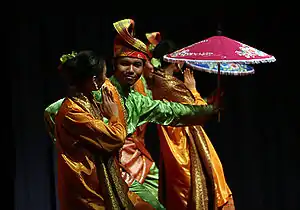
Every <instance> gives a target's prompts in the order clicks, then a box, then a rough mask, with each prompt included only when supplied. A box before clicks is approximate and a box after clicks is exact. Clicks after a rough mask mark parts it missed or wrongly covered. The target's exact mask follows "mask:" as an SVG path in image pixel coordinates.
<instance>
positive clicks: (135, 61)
mask: <svg viewBox="0 0 300 210" xmlns="http://www.w3.org/2000/svg"><path fill="white" fill-rule="evenodd" d="M144 64H145V61H144V60H142V59H139V58H132V57H119V58H116V60H115V77H116V78H117V79H118V81H119V82H120V84H121V85H125V86H132V85H134V84H135V83H136V81H137V80H138V79H139V78H140V77H141V75H142V73H143V69H144Z"/></svg>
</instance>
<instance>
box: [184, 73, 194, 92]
mask: <svg viewBox="0 0 300 210" xmlns="http://www.w3.org/2000/svg"><path fill="white" fill-rule="evenodd" d="M183 77H184V84H185V86H186V87H187V88H188V89H190V90H192V89H196V80H195V77H194V74H193V71H191V70H190V69H189V68H186V69H185V71H184V73H183Z"/></svg>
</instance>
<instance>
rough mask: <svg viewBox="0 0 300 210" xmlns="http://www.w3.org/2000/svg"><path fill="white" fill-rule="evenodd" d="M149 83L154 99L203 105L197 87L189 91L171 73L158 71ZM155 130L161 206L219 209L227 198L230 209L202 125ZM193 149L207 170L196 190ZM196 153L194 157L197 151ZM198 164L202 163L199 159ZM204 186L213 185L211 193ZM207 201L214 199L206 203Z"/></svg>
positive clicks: (218, 165)
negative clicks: (159, 157) (159, 161)
mask: <svg viewBox="0 0 300 210" xmlns="http://www.w3.org/2000/svg"><path fill="white" fill-rule="evenodd" d="M148 82H149V86H150V88H151V90H152V94H153V98H154V99H160V100H168V101H175V102H181V103H193V104H198V105H205V104H206V101H205V100H204V99H203V98H202V97H201V96H200V94H199V93H198V92H197V90H192V91H189V90H188V89H187V88H186V87H185V85H184V84H183V83H182V82H181V81H180V80H177V79H176V78H175V77H173V76H169V75H165V74H163V73H162V72H157V73H155V74H154V75H153V76H152V78H151V80H150V81H148ZM158 131H159V135H160V148H161V164H162V168H161V175H162V176H160V183H161V188H160V199H161V202H162V203H163V205H164V206H165V207H166V208H167V209H175V208H176V209H198V208H199V207H197V205H202V207H201V209H216V208H217V207H219V208H222V206H224V205H226V204H227V203H229V202H228V201H230V204H231V208H230V209H234V205H232V203H233V200H232V197H231V194H232V193H231V191H230V189H229V187H228V185H227V183H226V180H225V177H224V172H223V168H222V164H221V162H220V160H219V157H218V155H217V153H216V151H215V149H214V147H213V145H212V144H211V142H210V140H209V138H208V136H207V135H206V133H205V131H204V130H203V128H202V127H201V126H191V127H185V128H174V127H167V126H159V125H158ZM194 143H196V144H195V145H194V146H195V148H196V150H194V151H193V144H194ZM197 145H198V148H197ZM201 145H202V146H201ZM195 151H196V152H198V153H199V155H198V159H200V160H201V162H202V167H203V169H202V170H205V171H206V175H204V174H202V179H203V180H204V179H205V183H204V182H203V186H202V189H199V192H198V193H197V189H196V188H197V187H199V186H200V185H196V186H195V184H194V183H195V182H193V179H194V178H195V176H196V175H195V174H194V175H193V174H192V171H193V170H194V171H195V172H197V170H195V169H194V168H193V167H198V166H197V165H195V164H194V166H193V164H192V162H193V161H196V160H197V158H196V159H195V158H194V159H195V160H193V157H192V156H193V155H192V154H191V153H195ZM195 155H196V156H197V153H195V154H194V156H195ZM203 159H205V161H204V160H203ZM198 161H199V160H198ZM199 165H201V163H200V162H199ZM200 169H201V168H199V169H198V171H199V170H200ZM210 175H211V176H210ZM199 177H200V176H199ZM210 179H213V180H210ZM194 181H196V180H194ZM206 183H211V184H212V185H213V186H208V185H206ZM205 185H206V186H205ZM204 186H205V187H206V188H211V187H213V188H212V190H213V192H211V193H209V189H208V191H206V192H205V189H204V188H205V187H204ZM199 188H201V187H199ZM205 194H206V196H207V197H205ZM201 195H202V196H203V195H204V197H202V201H197V199H198V200H201ZM214 197H215V198H214ZM207 200H210V201H212V200H214V201H213V203H212V204H209V202H208V201H207ZM191 203H192V204H191ZM197 203H198V204H197Z"/></svg>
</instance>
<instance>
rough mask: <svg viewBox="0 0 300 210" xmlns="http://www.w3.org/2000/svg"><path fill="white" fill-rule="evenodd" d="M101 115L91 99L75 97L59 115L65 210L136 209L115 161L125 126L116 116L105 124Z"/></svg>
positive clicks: (60, 176)
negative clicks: (129, 197)
mask: <svg viewBox="0 0 300 210" xmlns="http://www.w3.org/2000/svg"><path fill="white" fill-rule="evenodd" d="M95 103H97V102H96V101H95ZM100 113H101V112H100V110H99V109H97V110H95V106H92V105H91V102H90V101H89V100H88V99H87V97H85V96H83V95H82V94H74V95H73V96H71V97H67V98H65V99H64V101H63V103H62V105H61V107H60V109H59V111H58V113H57V115H56V119H55V123H56V147H57V152H58V159H57V161H58V196H59V200H60V209H61V210H70V209H78V210H79V209H80V210H84V209H133V205H132V203H131V202H130V200H129V199H128V197H127V191H128V188H127V186H126V184H125V182H124V181H123V180H122V178H121V176H120V169H119V166H118V165H117V162H116V159H115V157H116V152H117V151H118V149H120V148H121V147H122V145H123V144H124V141H125V137H126V130H125V127H124V126H123V124H122V123H121V122H120V120H118V119H117V118H116V117H112V118H111V119H109V124H108V125H107V124H105V123H104V122H103V121H102V116H101V114H100Z"/></svg>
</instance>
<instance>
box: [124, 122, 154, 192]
mask: <svg viewBox="0 0 300 210" xmlns="http://www.w3.org/2000/svg"><path fill="white" fill-rule="evenodd" d="M145 128H146V125H142V126H140V127H139V128H138V129H137V131H136V132H135V133H134V134H133V135H132V136H131V137H129V138H127V139H126V140H125V144H124V146H123V147H122V149H121V150H120V151H119V161H120V163H121V165H122V167H123V170H122V172H121V174H122V178H123V180H124V181H125V182H126V183H127V184H128V186H130V185H131V184H132V183H133V181H134V180H136V181H138V182H139V183H143V182H144V181H145V178H146V176H147V175H148V173H149V171H150V168H151V166H152V164H153V160H152V158H151V155H150V153H149V152H148V151H147V149H146V148H145V144H144V135H145Z"/></svg>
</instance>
